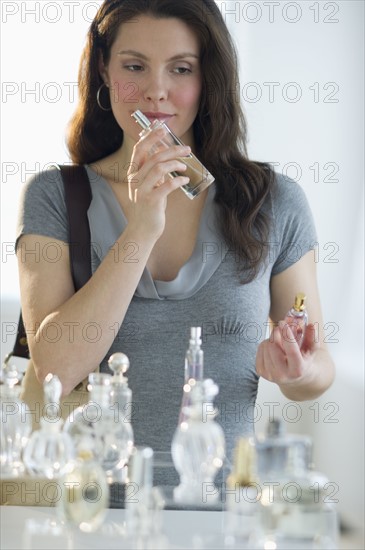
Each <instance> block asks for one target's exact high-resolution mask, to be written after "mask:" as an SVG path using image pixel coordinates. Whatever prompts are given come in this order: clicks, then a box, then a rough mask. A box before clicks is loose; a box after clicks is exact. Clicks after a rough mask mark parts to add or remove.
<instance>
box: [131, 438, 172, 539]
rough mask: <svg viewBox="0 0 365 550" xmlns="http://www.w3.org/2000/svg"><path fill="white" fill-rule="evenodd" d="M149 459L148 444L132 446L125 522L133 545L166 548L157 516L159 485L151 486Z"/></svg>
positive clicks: (161, 504)
mask: <svg viewBox="0 0 365 550" xmlns="http://www.w3.org/2000/svg"><path fill="white" fill-rule="evenodd" d="M153 461H154V453H153V450H152V449H151V448H150V447H136V448H134V449H133V453H132V456H131V463H130V480H129V486H128V489H127V491H126V495H127V496H126V524H127V533H128V536H129V537H130V538H131V539H132V540H133V542H134V543H135V546H134V547H136V548H147V547H148V548H165V547H166V544H165V543H166V537H165V536H164V535H163V533H162V517H161V511H162V509H163V507H164V504H165V502H164V498H163V496H162V494H161V492H160V490H159V488H158V487H153ZM136 543H137V544H136ZM167 547H168V546H167Z"/></svg>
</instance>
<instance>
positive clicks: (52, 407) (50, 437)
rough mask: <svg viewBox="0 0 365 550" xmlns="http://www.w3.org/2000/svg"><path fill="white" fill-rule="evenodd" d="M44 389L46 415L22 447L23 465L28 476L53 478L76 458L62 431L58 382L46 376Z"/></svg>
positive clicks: (51, 376)
mask: <svg viewBox="0 0 365 550" xmlns="http://www.w3.org/2000/svg"><path fill="white" fill-rule="evenodd" d="M43 388H44V402H45V406H44V410H45V411H47V415H46V416H43V418H42V419H41V427H40V429H39V430H36V431H35V432H33V433H32V435H31V437H30V439H29V441H28V444H27V446H26V447H25V451H24V464H25V466H26V468H27V470H28V472H29V473H30V474H32V475H35V476H42V477H46V478H48V479H54V478H57V477H59V476H60V475H62V474H63V472H64V471H65V469H66V468H67V466H68V463H69V461H70V460H72V459H73V458H74V457H75V447H74V444H73V441H72V439H71V437H70V436H69V435H68V434H67V433H65V432H63V431H61V428H62V426H63V420H62V418H61V416H60V397H61V393H62V385H61V382H60V379H59V378H58V376H55V375H53V374H48V375H47V376H46V378H45V380H44V383H43Z"/></svg>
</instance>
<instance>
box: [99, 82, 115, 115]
mask: <svg viewBox="0 0 365 550" xmlns="http://www.w3.org/2000/svg"><path fill="white" fill-rule="evenodd" d="M103 86H105V87H106V88H108V86H107V85H106V84H105V82H103V83H102V84H101V85H100V86H99V89H98V91H97V93H96V103H97V104H98V105H99V107H100V109H101V110H102V111H106V112H108V111H111V110H112V108H111V107H109V109H106V108H105V107H103V106H102V104H101V103H100V93H101V90H102V89H103Z"/></svg>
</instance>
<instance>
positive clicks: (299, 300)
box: [293, 292, 307, 311]
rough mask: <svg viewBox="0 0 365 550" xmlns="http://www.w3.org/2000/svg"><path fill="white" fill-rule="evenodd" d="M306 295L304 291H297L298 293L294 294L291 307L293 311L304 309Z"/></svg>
mask: <svg viewBox="0 0 365 550" xmlns="http://www.w3.org/2000/svg"><path fill="white" fill-rule="evenodd" d="M306 299H307V297H306V295H305V294H304V292H298V294H297V295H296V296H295V301H294V305H293V308H294V309H295V311H304V310H305V301H306Z"/></svg>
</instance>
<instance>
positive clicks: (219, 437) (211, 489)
mask: <svg viewBox="0 0 365 550" xmlns="http://www.w3.org/2000/svg"><path fill="white" fill-rule="evenodd" d="M217 394H218V386H217V385H216V384H215V383H214V382H213V380H210V379H206V380H203V381H202V382H196V384H195V385H194V387H193V388H192V390H191V405H190V406H189V407H187V411H186V413H187V420H186V421H184V422H181V423H180V424H179V425H178V427H177V429H176V431H175V434H174V436H173V439H172V444H171V452H172V460H173V463H174V466H175V468H176V470H177V472H178V474H179V475H180V485H178V486H177V487H175V489H174V499H175V500H176V501H177V502H185V503H191V504H202V503H204V502H207V501H208V498H209V501H210V503H212V502H214V501H215V500H217V498H218V491H217V490H216V487H215V485H214V478H215V476H216V474H217V472H218V470H219V469H220V468H221V467H222V466H223V460H224V458H225V439H224V433H223V429H222V427H221V426H220V425H219V424H218V423H217V422H215V420H214V418H215V416H216V414H217V411H216V409H214V407H213V399H214V397H215V396H216V395H217ZM184 412H185V411H184ZM208 493H209V496H208Z"/></svg>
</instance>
